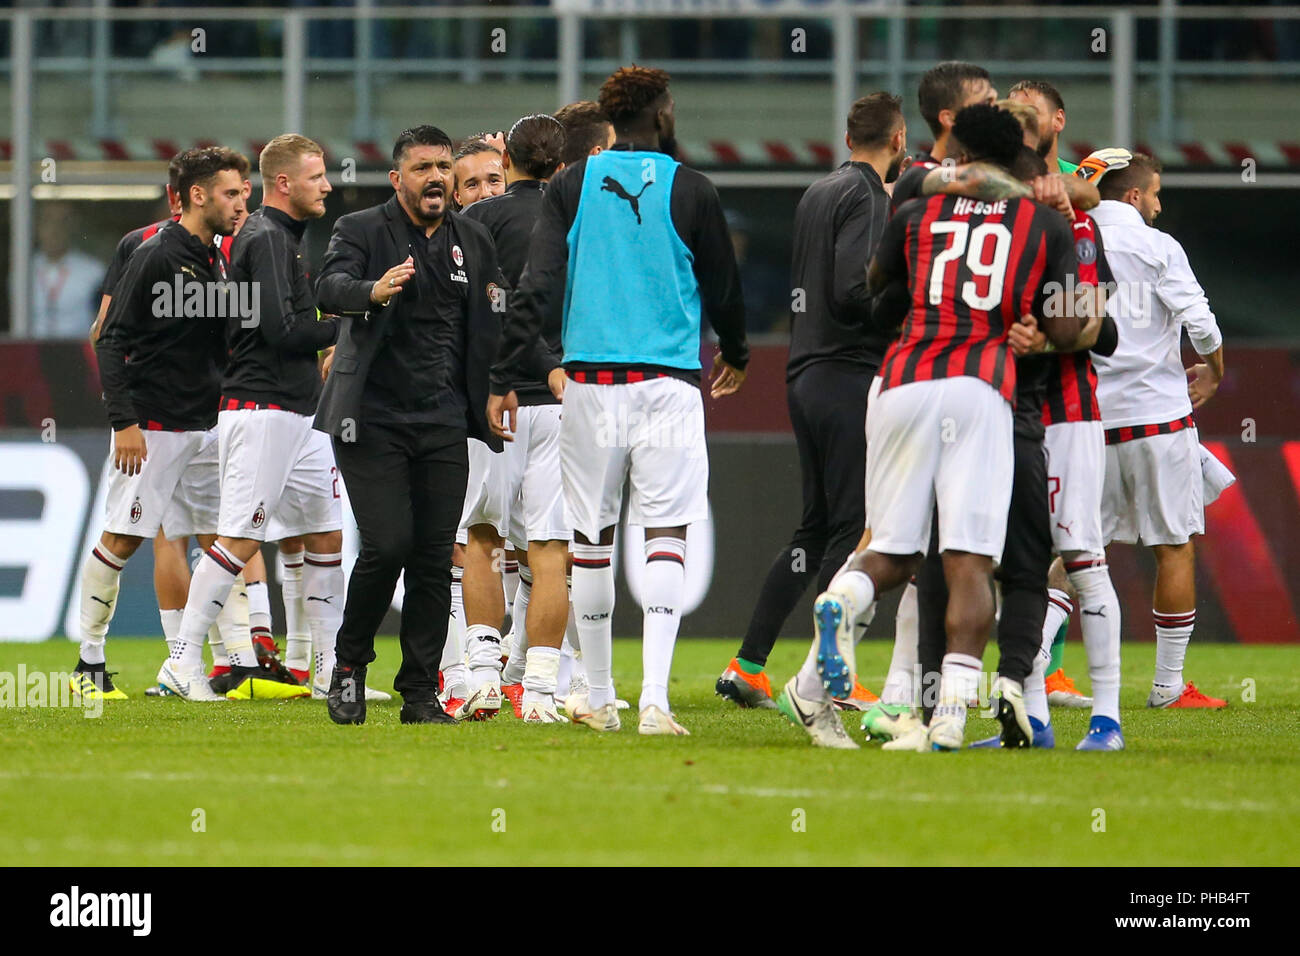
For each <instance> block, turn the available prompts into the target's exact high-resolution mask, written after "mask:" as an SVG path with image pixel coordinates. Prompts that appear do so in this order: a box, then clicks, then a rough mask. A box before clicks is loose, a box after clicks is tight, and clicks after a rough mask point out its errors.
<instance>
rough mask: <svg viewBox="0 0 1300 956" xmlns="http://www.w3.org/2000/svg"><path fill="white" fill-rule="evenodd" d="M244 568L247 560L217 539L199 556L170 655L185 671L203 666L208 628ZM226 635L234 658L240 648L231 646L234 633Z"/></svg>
mask: <svg viewBox="0 0 1300 956" xmlns="http://www.w3.org/2000/svg"><path fill="white" fill-rule="evenodd" d="M243 570H244V562H243V561H240V560H239V559H238V558H236V557H235V556H234V555H233V554H231V553H230V552H229V551H227V550H226V549H225V548H223V547H222V546H221V544H220V543H219V542H215V541H214V542H213V543H212V547H210V548H208V550H207V551H206V552H204V554H203V557H202V558H200V559H199V563H198V566H197V567H196V568H195V569H194V575H193V576H192V577H191V578H190V593H189V597H188V598H186V601H185V617H184V618H182V619H181V626H180V631H179V632H178V633H177V635H176V646H175V647H173V648H172V651H171V654H170V657H171V659H172V661H173V662H175V664H176V666H177V669H178V670H180V671H181V672H182V673H186V672H188V671H192V670H197V669H200V668H202V667H203V642H204V641H205V640H206V639H207V636H208V628H210V627H212V622H213V621H215V620H216V619H217V615H218V614H220V613H221V610H222V608H224V607H225V606H226V602H227V601H228V600H230V591H231V588H232V587H234V584H235V578H236V577H238V576H239V574H240V573H241V572H242V571H243ZM225 637H226V651H227V653H229V654H230V656H231V659H232V660H234V656H235V654H236V653H237V652H238V651H239V650H240V648H236V647H232V646H231V635H230V634H227V635H225Z"/></svg>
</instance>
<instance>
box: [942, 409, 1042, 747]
mask: <svg viewBox="0 0 1300 956" xmlns="http://www.w3.org/2000/svg"><path fill="white" fill-rule="evenodd" d="M1014 446H1015V468H1014V471H1013V476H1012V485H1011V507H1010V509H1009V510H1008V512H1007V540H1006V544H1005V545H1004V546H1003V548H1002V564H1001V566H1000V567H999V569H998V571H997V574H996V576H997V579H998V581H999V582H1000V583H1001V585H1002V613H1001V615H1000V616H999V617H998V654H999V660H998V673H999V674H1001V675H1003V676H1005V677H1010V678H1011V679H1012V680H1017V681H1020V682H1022V683H1023V682H1024V680H1025V678H1027V677H1028V676H1029V671H1030V670H1031V669H1032V668H1033V665H1034V655H1035V654H1036V653H1038V648H1039V646H1040V644H1041V643H1042V637H1043V618H1044V617H1045V616H1046V614H1047V569H1048V566H1049V565H1050V564H1051V563H1052V529H1051V525H1050V523H1049V512H1048V508H1047V459H1046V457H1045V456H1044V454H1043V439H1042V436H1041V434H1040V435H1038V436H1031V435H1026V434H1022V433H1021V432H1020V431H1019V430H1018V431H1017V432H1016V435H1015V440H1014ZM976 477H977V476H972V480H975V478H976ZM916 585H917V612H918V618H919V620H918V627H919V629H920V646H919V647H918V655H917V663H918V664H919V666H920V668H921V674H922V675H923V678H922V681H921V691H922V704H923V706H924V709H925V720H926V722H927V723H928V722H929V720H930V713H931V711H932V710H933V708H934V704H935V702H936V701H935V698H936V696H937V695H938V691H939V671H940V668H941V667H942V665H943V655H944V652H945V651H946V649H947V644H948V637H947V633H946V630H945V628H944V616H945V614H946V613H947V609H948V586H947V583H946V582H945V580H944V576H943V560H942V559H941V558H940V557H939V532H938V523H937V516H936V523H935V524H934V526H933V527H932V528H931V533H930V550H929V553H928V555H927V556H926V559H925V561H924V562H922V565H921V570H920V571H919V572H917V575H916Z"/></svg>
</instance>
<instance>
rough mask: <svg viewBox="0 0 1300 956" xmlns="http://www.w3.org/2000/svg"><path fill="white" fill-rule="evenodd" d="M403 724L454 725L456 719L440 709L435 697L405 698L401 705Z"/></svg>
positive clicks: (440, 706)
mask: <svg viewBox="0 0 1300 956" xmlns="http://www.w3.org/2000/svg"><path fill="white" fill-rule="evenodd" d="M400 716H401V721H402V723H404V724H454V723H456V722H457V721H456V718H455V717H453V716H452V715H451V714H449V713H447V712H446V711H445V710H443V709H442V704H440V703H438V698H437V697H417V698H406V699H405V700H404V701H403V703H402V713H401V715H400Z"/></svg>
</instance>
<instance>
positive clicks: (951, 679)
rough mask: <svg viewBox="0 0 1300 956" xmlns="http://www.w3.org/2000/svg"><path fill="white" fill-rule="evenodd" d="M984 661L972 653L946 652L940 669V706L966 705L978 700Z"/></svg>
mask: <svg viewBox="0 0 1300 956" xmlns="http://www.w3.org/2000/svg"><path fill="white" fill-rule="evenodd" d="M983 666H984V665H983V662H982V661H980V659H979V658H978V657H972V656H971V655H970V654H945V655H943V664H942V667H941V669H940V671H939V706H941V707H944V706H947V707H952V706H955V705H957V704H960V705H962V706H966V705H967V704H968V702H969V701H972V700H978V699H979V695H980V673H981V670H982V669H983Z"/></svg>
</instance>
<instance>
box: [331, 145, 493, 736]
mask: <svg viewBox="0 0 1300 956" xmlns="http://www.w3.org/2000/svg"><path fill="white" fill-rule="evenodd" d="M451 153H452V150H451V140H450V139H449V138H448V137H447V134H446V133H444V132H442V130H440V129H437V128H436V127H433V126H417V127H416V128H415V129H410V130H405V131H404V132H403V133H402V134H401V135H400V136H398V137H397V143H396V145H394V147H393V170H392V171H391V172H390V173H389V174H388V175H389V180H390V181H391V182H392V184H393V191H394V193H395V195H394V196H393V197H392V198H391V199H389V200H388V201H387V202H385V203H383V204H381V205H378V206H374V207H372V208H370V209H366V210H363V211H361V212H356V213H352V214H350V215H347V216H343V217H342V218H341V219H339V221H338V222H337V223H336V224H335V226H334V235H333V236H332V237H331V238H330V244H329V249H328V250H327V251H326V253H325V260H324V262H323V264H322V265H321V271H320V277H319V278H318V279H317V282H316V298H317V301H318V302H319V303H320V308H321V310H322V311H323V312H325V313H330V314H336V315H341V316H343V317H344V319H343V323H342V325H341V330H340V333H339V341H338V346H337V348H336V349H335V351H334V354H333V357H332V365H331V367H330V368H329V373H328V377H327V379H326V382H325V390H324V392H323V393H322V394H321V398H320V406H319V409H318V411H317V413H316V427H317V428H318V429H320V430H321V431H324V432H328V433H329V434H330V435H332V436H333V438H334V455H335V458H336V459H337V461H338V466H339V472H340V473H341V474H342V476H343V480H344V482H346V484H347V489H348V498H349V500H350V501H351V503H352V511H353V513H354V514H355V516H356V519H357V526H358V527H359V529H360V531H361V553H360V555H359V556H358V558H357V563H356V566H355V567H354V568H353V569H352V577H351V580H350V581H349V583H348V593H347V603H346V604H345V605H344V610H343V624H342V626H341V627H340V628H339V633H338V642H337V655H338V663H337V667H336V669H335V671H334V674H333V679H332V680H331V682H330V690H329V700H328V703H329V714H330V718H331V719H332V720H334V722H335V723H340V724H348V723H353V724H359V723H362V722H364V721H365V719H366V701H365V678H366V665H367V664H369V663H370V662H371V661H373V660H374V659H375V632H376V630H378V628H379V625H380V622H381V621H382V620H383V617H384V613H385V611H386V610H387V609H388V606H389V603H390V602H391V601H392V598H393V590H394V587H395V586H396V584H397V576H398V574H399V573H400V572H401V571H402V570H403V569H405V571H406V579H405V585H406V597H405V601H404V604H403V606H402V627H401V645H402V666H401V669H400V670H399V671H398V672H397V679H396V680H395V681H393V687H394V688H395V689H396V690H397V692H398V693H400V694H401V695H402V697H403V699H404V703H403V705H402V712H401V719H402V722H403V723H455V721H454V720H452V718H451V717H450V716H448V715H447V714H446V713H445V712H444V711H443V709H442V707H441V706H440V705H439V704H438V696H437V690H438V684H437V674H438V663H439V660H440V658H441V657H442V646H443V643H444V642H445V641H446V639H447V615H448V611H449V609H450V603H451V546H452V541H453V540H454V538H455V534H456V526H457V524H458V523H459V521H460V512H461V507H462V504H463V502H464V499H465V485H466V482H467V480H468V471H469V465H468V461H467V457H466V444H465V440H466V438H467V437H473V438H478V439H480V440H481V441H483V442H485V443H487V444H488V445H489V446H490V447H491V448H492V449H493V450H494V451H500V450H501V441H500V439H498V438H496V437H495V436H494V435H493V434H492V431H491V429H489V428H488V425H487V420H486V418H485V409H486V408H487V398H488V370H489V367H490V366H491V364H492V360H493V358H494V356H495V353H496V348H497V340H498V338H499V337H500V331H501V312H500V311H498V309H501V308H502V307H503V302H504V298H503V296H504V293H503V291H502V289H501V286H502V285H503V284H504V280H503V279H502V278H501V272H500V269H499V268H498V266H497V255H496V249H495V247H494V246H493V244H492V240H491V237H490V236H489V234H488V231H487V229H486V228H484V227H483V226H482V225H480V224H479V223H477V222H473V221H472V220H469V219H466V218H464V217H462V216H460V215H458V214H456V213H454V212H452V211H451V210H450V208H449V203H450V198H449V197H450V196H451V191H452V160H451ZM494 303H496V304H495V307H494Z"/></svg>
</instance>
